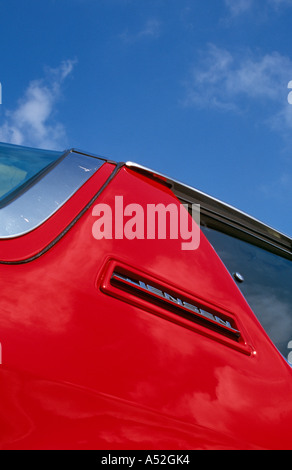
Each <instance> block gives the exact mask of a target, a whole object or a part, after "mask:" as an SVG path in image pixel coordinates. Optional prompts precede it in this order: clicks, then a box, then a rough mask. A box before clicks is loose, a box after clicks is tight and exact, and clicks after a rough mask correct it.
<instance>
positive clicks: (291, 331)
mask: <svg viewBox="0 0 292 470" xmlns="http://www.w3.org/2000/svg"><path fill="white" fill-rule="evenodd" d="M202 231H203V232H204V234H205V235H206V237H207V239H208V240H209V242H210V243H211V244H212V245H213V247H214V249H215V250H216V251H217V253H218V255H219V256H220V258H221V260H222V261H223V263H224V264H225V266H226V268H227V269H228V270H229V272H230V273H231V275H232V276H234V277H235V280H236V281H237V282H238V286H239V288H240V289H241V291H242V293H243V295H244V296H245V298H246V300H247V302H248V303H249V305H250V307H251V309H252V310H253V312H254V313H255V315H256V316H257V318H258V320H259V321H260V323H261V324H262V326H263V328H264V329H265V331H266V333H267V334H268V335H269V337H270V338H271V340H272V341H273V342H274V344H275V346H276V347H277V348H278V350H279V351H280V352H281V354H282V355H283V356H284V357H285V358H286V359H287V360H288V361H289V362H291V361H292V354H291V349H292V289H291V287H292V261H291V260H290V259H288V258H284V257H281V256H278V255H276V254H274V253H272V252H269V251H266V250H265V249H263V248H261V247H259V246H255V245H253V244H251V243H249V242H245V241H243V240H241V239H239V238H235V237H233V236H230V235H227V234H226V233H223V232H221V231H217V230H215V229H214V228H209V227H208V226H202Z"/></svg>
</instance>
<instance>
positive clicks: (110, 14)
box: [0, 0, 292, 236]
mask: <svg viewBox="0 0 292 470" xmlns="http://www.w3.org/2000/svg"><path fill="white" fill-rule="evenodd" d="M0 7H1V9H0V11H1V15H0V24H1V27H0V39H1V42H0V51H1V63H0V82H1V85H2V104H1V105H0V141H3V142H10V143H16V144H22V145H28V146H34V147H40V148H46V149H58V150H63V149H66V148H69V147H77V148H80V149H82V150H87V151H89V152H93V153H96V154H100V155H104V156H108V157H110V158H112V159H114V160H117V161H126V160H132V161H135V162H137V163H140V164H142V165H145V166H148V167H150V168H153V169H155V170H157V171H160V172H162V173H165V174H167V175H169V176H171V177H173V178H175V179H178V180H180V181H182V182H184V183H186V184H189V185H191V186H194V187H196V188H198V189H200V190H201V191H204V192H207V193H208V194H211V195H212V196H214V197H216V198H218V199H221V200H223V201H225V202H227V203H229V204H231V205H234V206H236V207H238V208H239V209H241V210H243V211H245V212H247V213H249V214H251V215H252V216H254V217H256V218H258V219H260V220H262V221H263V222H265V223H267V224H269V225H271V226H273V227H275V228H277V229H278V230H280V231H282V232H284V233H286V234H288V235H290V236H292V219H291V200H292V145H291V144H292V104H289V102H288V93H289V88H288V83H289V82H290V81H291V80H292V34H291V31H292V0H43V1H39V0H38V1H37V0H26V1H25V2H24V1H23V0H9V2H8V1H1V0H0ZM291 91H292V90H291Z"/></svg>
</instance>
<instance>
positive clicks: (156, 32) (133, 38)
mask: <svg viewBox="0 0 292 470" xmlns="http://www.w3.org/2000/svg"><path fill="white" fill-rule="evenodd" d="M160 32H161V24H160V21H158V20H157V19H156V18H152V19H149V20H147V21H146V23H145V24H144V26H143V27H142V28H141V29H140V30H139V31H138V32H136V33H130V32H129V31H128V30H126V31H125V32H124V33H122V34H121V36H120V37H121V38H122V39H123V40H124V41H125V42H127V43H134V42H137V41H139V40H141V39H145V38H146V39H147V38H148V39H151V38H152V39H155V38H158V37H159V36H160Z"/></svg>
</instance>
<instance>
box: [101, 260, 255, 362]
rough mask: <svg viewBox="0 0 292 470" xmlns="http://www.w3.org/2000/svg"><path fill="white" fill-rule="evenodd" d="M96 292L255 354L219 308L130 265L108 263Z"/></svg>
mask: <svg viewBox="0 0 292 470" xmlns="http://www.w3.org/2000/svg"><path fill="white" fill-rule="evenodd" d="M101 279H102V282H101V285H100V289H101V290H102V291H103V292H104V293H106V294H108V295H111V296H113V297H115V298H117V299H119V300H122V301H124V302H127V303H129V304H131V305H134V306H136V307H139V308H141V309H143V310H144V311H145V312H150V313H153V314H155V315H157V316H159V317H161V318H164V319H166V320H168V321H171V322H172V323H176V324H178V325H180V326H182V327H184V328H187V329H189V330H193V331H196V332H197V333H200V334H202V335H204V336H207V337H209V338H212V339H214V340H216V341H217V342H219V343H223V344H226V345H228V346H230V347H232V348H233V349H235V350H237V351H240V352H242V353H244V354H246V355H249V356H250V355H251V354H253V353H254V352H255V351H254V349H253V348H252V347H251V346H250V345H249V344H248V343H247V342H246V340H245V339H244V336H246V334H244V335H243V329H242V326H239V325H241V322H240V321H239V319H238V318H237V317H236V316H235V315H234V314H232V313H230V312H227V311H225V310H224V309H222V308H217V307H214V306H213V305H212V306H211V305H210V304H208V302H206V303H203V302H202V301H201V300H200V301H199V300H198V299H197V298H196V297H194V296H192V295H189V294H187V293H185V292H183V291H182V290H180V289H179V288H175V287H173V286H170V285H169V284H168V283H165V282H164V281H162V280H160V279H157V278H155V277H153V276H152V275H149V274H145V273H143V272H141V271H139V270H137V269H135V268H133V267H131V266H127V265H125V264H123V263H120V262H118V261H115V260H111V261H110V262H109V263H108V264H107V267H106V270H105V272H104V274H103V276H102V278H101Z"/></svg>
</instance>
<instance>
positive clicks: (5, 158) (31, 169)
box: [0, 143, 63, 207]
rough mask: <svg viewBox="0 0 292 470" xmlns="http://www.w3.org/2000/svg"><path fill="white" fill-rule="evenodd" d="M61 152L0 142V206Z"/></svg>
mask: <svg viewBox="0 0 292 470" xmlns="http://www.w3.org/2000/svg"><path fill="white" fill-rule="evenodd" d="M62 154H63V152H56V151H48V150H40V149H32V148H24V147H21V146H18V145H11V144H3V143H0V207H2V206H3V205H5V204H7V202H9V201H10V200H11V199H13V198H14V197H16V196H17V195H18V194H19V193H20V192H21V191H22V190H24V189H25V188H26V187H27V186H28V185H29V184H30V183H32V182H33V181H34V180H35V179H36V178H37V177H38V176H40V174H43V173H44V172H45V170H46V169H48V168H49V167H51V165H52V164H53V163H54V162H55V161H56V160H58V159H59V158H60V157H61V156H62Z"/></svg>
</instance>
